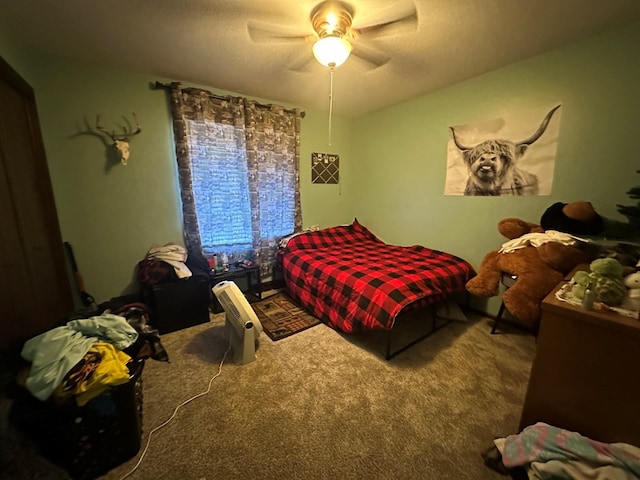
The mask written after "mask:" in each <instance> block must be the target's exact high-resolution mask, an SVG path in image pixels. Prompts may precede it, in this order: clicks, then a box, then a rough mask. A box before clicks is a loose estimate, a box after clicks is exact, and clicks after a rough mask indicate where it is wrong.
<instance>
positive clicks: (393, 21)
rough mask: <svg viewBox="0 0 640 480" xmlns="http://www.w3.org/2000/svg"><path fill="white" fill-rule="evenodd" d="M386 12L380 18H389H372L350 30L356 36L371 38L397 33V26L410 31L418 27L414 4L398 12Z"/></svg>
mask: <svg viewBox="0 0 640 480" xmlns="http://www.w3.org/2000/svg"><path fill="white" fill-rule="evenodd" d="M387 12H388V13H387V14H386V15H385V16H384V17H382V18H388V19H389V20H385V21H375V20H374V21H371V23H370V24H368V25H364V26H361V27H354V28H352V29H351V30H352V32H353V33H354V34H355V35H356V36H361V35H366V36H367V38H373V37H382V36H385V35H393V34H396V33H399V28H402V29H405V30H409V31H412V30H415V29H416V28H417V27H418V11H417V10H416V7H415V5H414V4H411V5H410V6H409V7H407V8H405V9H404V10H403V11H400V12H398V11H391V10H387Z"/></svg>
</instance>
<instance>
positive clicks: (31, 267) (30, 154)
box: [0, 58, 73, 348]
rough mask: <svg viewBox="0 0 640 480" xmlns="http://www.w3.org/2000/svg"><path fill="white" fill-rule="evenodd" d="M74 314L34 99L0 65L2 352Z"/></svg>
mask: <svg viewBox="0 0 640 480" xmlns="http://www.w3.org/2000/svg"><path fill="white" fill-rule="evenodd" d="M72 310H73V300H72V296H71V286H70V282H69V276H68V274H67V267H66V261H65V257H64V249H63V245H62V238H61V235H60V229H59V226H58V217H57V214H56V210H55V204H54V199H53V192H52V189H51V182H50V178H49V171H48V168H47V162H46V158H45V154H44V146H43V143H42V137H41V133H40V127H39V123H38V116H37V112H36V105H35V97H34V93H33V90H32V88H31V87H30V86H29V85H28V84H27V83H26V82H25V81H24V80H23V79H22V78H21V77H20V75H18V73H16V72H15V71H14V70H13V69H12V68H11V67H10V66H9V65H8V64H7V63H6V62H5V61H4V60H3V59H2V58H0V348H3V347H6V346H8V345H10V344H14V343H16V342H20V341H23V340H26V339H28V338H30V337H32V336H34V335H36V334H38V333H41V332H44V331H45V330H48V329H49V328H51V327H52V326H54V325H56V324H57V323H58V322H60V321H61V320H63V319H64V317H65V316H66V315H68V314H69V313H70V312H71V311H72Z"/></svg>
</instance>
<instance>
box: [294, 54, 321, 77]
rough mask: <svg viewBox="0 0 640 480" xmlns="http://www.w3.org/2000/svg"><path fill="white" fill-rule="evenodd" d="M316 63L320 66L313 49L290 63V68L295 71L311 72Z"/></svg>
mask: <svg viewBox="0 0 640 480" xmlns="http://www.w3.org/2000/svg"><path fill="white" fill-rule="evenodd" d="M314 63H315V64H317V65H318V66H320V64H319V63H318V62H316V59H315V58H314V57H313V54H312V53H311V51H306V52H304V54H302V55H300V56H299V57H298V58H296V59H295V60H294V61H293V62H291V64H290V65H289V70H293V71H294V72H304V73H306V72H311V71H312V70H313V67H314Z"/></svg>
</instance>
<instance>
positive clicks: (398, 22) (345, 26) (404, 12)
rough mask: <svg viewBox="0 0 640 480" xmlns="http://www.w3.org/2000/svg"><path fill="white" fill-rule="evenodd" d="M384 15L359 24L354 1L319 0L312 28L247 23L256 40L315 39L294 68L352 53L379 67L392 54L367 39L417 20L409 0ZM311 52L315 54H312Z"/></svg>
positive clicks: (332, 62)
mask: <svg viewBox="0 0 640 480" xmlns="http://www.w3.org/2000/svg"><path fill="white" fill-rule="evenodd" d="M383 15H384V16H382V18H383V20H378V21H372V22H371V23H369V24H365V25H358V15H356V10H355V8H354V7H353V6H352V5H351V4H349V3H346V2H343V1H338V0H325V1H323V2H321V3H319V4H317V5H316V6H315V7H314V8H313V10H312V11H311V13H310V15H309V20H310V26H311V28H312V29H313V30H312V31H311V29H309V31H307V32H306V33H302V32H299V31H292V30H291V29H289V28H287V27H283V26H277V25H272V24H266V23H263V22H259V21H253V20H250V21H249V22H248V23H247V29H248V32H249V36H250V38H251V39H252V40H253V41H254V42H259V43H265V42H267V43H273V42H301V43H313V47H312V49H309V50H307V51H306V52H305V54H304V56H302V57H300V59H299V60H297V61H294V62H293V64H292V65H291V66H290V68H291V69H292V70H302V69H303V68H304V67H305V66H306V65H307V64H308V63H309V62H310V61H312V60H313V57H315V58H316V60H317V61H318V62H319V63H321V64H322V65H324V66H326V67H330V68H334V67H338V66H340V65H341V64H342V63H343V62H345V61H346V60H347V58H348V57H349V56H350V55H353V56H354V57H358V58H360V59H362V60H364V62H366V64H367V65H368V67H369V68H378V67H380V66H382V65H384V64H386V63H387V62H388V61H389V60H390V57H389V56H388V55H386V54H384V53H382V52H380V51H379V50H377V49H375V48H372V47H369V46H367V45H365V41H364V40H366V39H377V38H380V37H383V36H386V35H393V34H397V33H399V32H400V31H401V30H402V29H404V30H407V31H412V30H415V28H416V26H417V20H418V15H417V11H416V8H415V5H414V4H413V3H407V4H406V5H405V7H404V8H401V7H400V8H399V7H398V6H397V4H396V5H395V6H392V7H391V8H388V10H387V11H386V12H384V14H383ZM311 53H313V56H311V55H310V54H311Z"/></svg>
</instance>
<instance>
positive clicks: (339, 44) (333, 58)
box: [313, 35, 351, 67]
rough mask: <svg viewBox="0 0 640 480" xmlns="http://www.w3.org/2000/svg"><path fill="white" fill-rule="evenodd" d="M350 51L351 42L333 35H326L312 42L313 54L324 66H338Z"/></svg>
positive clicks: (347, 56)
mask: <svg viewBox="0 0 640 480" xmlns="http://www.w3.org/2000/svg"><path fill="white" fill-rule="evenodd" d="M350 53H351V43H349V41H348V40H346V39H344V38H342V37H338V36H335V35H327V36H326V37H323V38H321V39H320V40H318V41H316V43H314V44H313V56H314V57H316V60H317V61H318V62H320V63H321V64H322V65H324V66H325V67H339V66H340V65H342V64H343V63H344V62H345V61H346V60H347V58H349V54H350Z"/></svg>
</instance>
